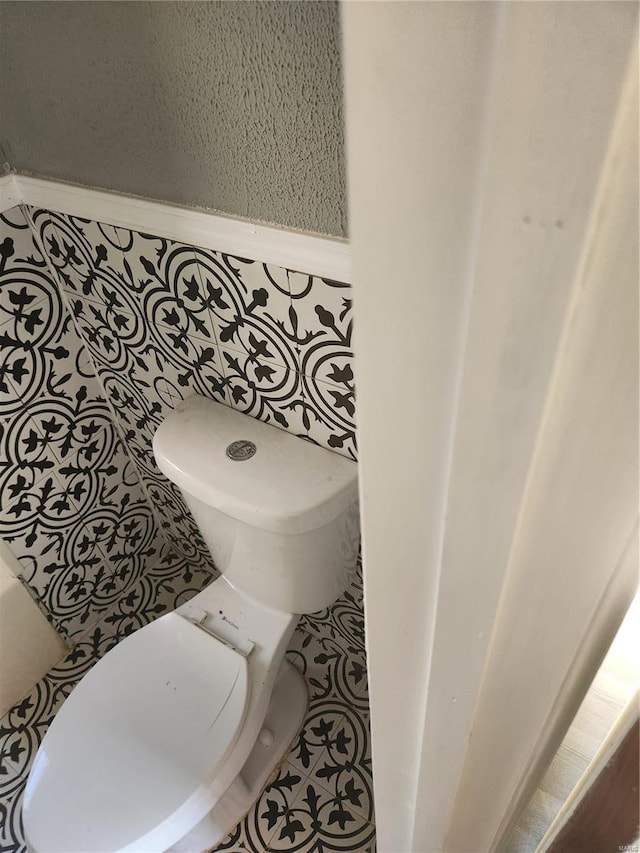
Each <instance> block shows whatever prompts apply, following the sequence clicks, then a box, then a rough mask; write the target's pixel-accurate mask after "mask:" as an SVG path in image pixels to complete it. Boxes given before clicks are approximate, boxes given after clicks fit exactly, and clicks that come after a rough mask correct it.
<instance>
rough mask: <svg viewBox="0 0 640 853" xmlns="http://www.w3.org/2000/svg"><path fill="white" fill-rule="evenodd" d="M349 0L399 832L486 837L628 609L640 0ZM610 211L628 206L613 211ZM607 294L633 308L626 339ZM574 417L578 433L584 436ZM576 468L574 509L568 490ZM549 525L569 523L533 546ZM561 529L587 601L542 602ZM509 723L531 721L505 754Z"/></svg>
mask: <svg viewBox="0 0 640 853" xmlns="http://www.w3.org/2000/svg"><path fill="white" fill-rule="evenodd" d="M342 13H343V31H344V57H345V82H346V118H347V156H348V180H349V209H350V220H351V251H352V265H353V278H354V309H355V317H356V324H355V325H356V337H355V355H356V380H357V385H358V417H359V442H360V478H361V505H362V527H363V544H364V561H365V608H366V619H367V644H368V654H369V681H370V698H371V725H372V739H373V768H374V788H375V798H376V821H377V828H378V847H379V850H380V851H381V853H408V851H427V853H432V851H439V850H445V849H446V850H450V851H452V853H453V851H455V853H457V851H461V850H470V851H473V853H478V851H484V850H489V849H492V848H493V847H494V845H495V844H496V842H497V840H499V837H500V835H501V834H502V833H503V832H504V830H505V828H506V827H507V825H508V820H509V815H510V814H511V813H512V812H513V810H514V809H515V808H517V805H518V798H517V797H516V800H514V799H513V793H514V790H515V791H517V792H518V793H519V794H520V795H521V796H524V795H525V792H526V791H527V790H528V786H529V785H530V783H531V781H532V779H533V777H534V776H535V772H532V770H533V771H536V772H537V770H538V769H539V768H537V767H534V766H533V764H535V759H536V757H537V756H540V755H542V754H543V753H544V750H545V747H546V746H548V745H549V744H550V743H551V742H552V741H553V737H554V736H555V735H556V734H557V731H558V727H562V725H564V723H565V722H566V717H567V713H568V710H569V709H570V707H571V701H572V700H573V699H575V696H576V695H578V694H579V692H580V686H579V687H578V688H576V686H575V684H573V682H572V681H571V679H572V678H573V677H574V675H575V673H574V670H575V657H576V654H577V650H579V648H580V646H581V644H582V647H583V649H585V648H586V649H588V651H589V653H588V655H587V656H586V665H584V666H583V667H582V670H581V678H580V679H578V683H579V685H583V680H584V673H585V672H587V671H590V669H591V668H592V667H593V665H594V663H595V662H596V661H597V657H598V652H597V649H596V647H595V646H596V645H597V640H598V638H599V637H602V636H604V635H605V634H606V633H607V632H608V631H609V630H610V628H611V624H612V622H614V621H615V619H616V618H617V615H616V613H617V611H616V608H612V609H611V610H607V611H606V619H604V620H603V624H601V625H599V627H598V629H597V632H595V633H594V632H591V634H590V633H589V632H588V630H587V629H588V622H589V619H591V618H595V617H596V615H597V614H598V612H599V610H600V613H602V612H604V611H603V610H602V606H601V605H602V601H603V596H605V593H606V589H607V584H608V583H609V581H611V578H612V577H613V576H614V575H615V567H616V563H617V562H618V561H619V559H620V556H621V553H622V551H623V548H624V547H625V546H626V545H627V543H628V540H629V537H630V535H631V531H632V528H633V525H634V523H635V519H636V517H637V478H636V473H637V464H636V460H637V441H635V440H633V441H631V439H630V433H629V430H630V428H631V427H634V426H635V425H636V424H637V358H636V359H635V360H634V359H633V358H631V360H630V361H628V360H627V359H626V358H623V356H627V357H628V356H633V353H634V351H635V352H637V334H636V333H637V311H636V312H634V310H633V307H634V301H635V288H634V285H635V278H632V281H631V289H630V284H629V282H630V276H631V277H633V276H635V274H636V270H637V255H636V253H637V230H636V231H635V232H634V231H633V227H634V220H633V216H632V215H631V208H633V201H634V196H633V193H634V192H635V190H636V188H637V182H636V183H633V178H632V176H630V175H629V172H628V170H629V168H630V166H629V162H628V161H626V160H625V163H626V165H624V166H623V167H620V168H621V169H622V172H620V168H619V172H620V174H622V178H621V177H620V175H618V177H616V172H615V164H617V163H618V164H619V163H620V162H622V161H623V160H624V159H625V158H624V157H623V156H622V153H623V149H624V145H625V140H629V139H632V138H634V134H633V122H634V121H635V122H636V125H637V118H634V116H633V115H632V114H631V113H630V112H629V111H628V106H629V104H630V102H631V101H632V100H633V92H632V90H631V89H632V83H633V81H634V80H636V79H637V70H635V68H634V66H633V65H631V66H630V64H629V63H630V57H631V55H632V53H633V47H634V44H635V42H636V39H637V34H636V15H637V10H636V8H635V4H633V5H632V4H626V3H615V2H614V3H608V2H592V3H586V4H583V3H562V2H560V3H525V4H519V3H511V4H509V3H508V4H504V5H503V4H501V3H491V2H490V3H483V2H481V3H473V2H471V3H465V2H462V3H403V2H389V3H387V2H381V3H359V2H346V3H344V4H343V6H342ZM625 81H631V82H627V84H626V88H625ZM630 87H631V88H630ZM625 122H626V124H625ZM625 181H626V182H627V183H626V186H627V191H626V193H625V191H624V189H623V185H624V184H625ZM629 181H631V184H629V183H628V182H629ZM629 186H631V197H630V196H629V192H628V187H629ZM612 210H619V211H622V213H619V214H617V215H619V216H621V217H622V219H620V220H619V221H618V220H616V221H615V222H613V220H610V221H608V223H607V221H606V215H605V214H607V212H610V211H612ZM635 210H636V213H637V205H636V208H635ZM614 218H615V217H614ZM603 223H604V225H603ZM607 228H608V229H609V230H608V231H606V229H607ZM603 229H604V230H605V231H606V233H607V238H606V239H605V241H604V243H603V242H602V239H603V238H602V234H603V233H604V232H603ZM621 229H622V232H623V233H624V235H626V236H625V237H624V239H623V241H622V243H618V245H615V241H614V240H613V237H614V235H615V234H617V233H619V232H620V230H621ZM598 235H600V237H599V236H598ZM598 240H600V243H598ZM612 246H613V247H614V249H615V250H614V251H612ZM594 247H595V248H594ZM598 252H599V255H598ZM594 257H598V258H599V260H598V263H599V264H600V267H599V270H598V271H597V274H596V273H594V272H593V269H594V267H593V258H594ZM590 276H591V278H590ZM598 276H599V278H598ZM613 283H615V286H613ZM607 284H608V291H609V296H611V295H612V294H613V297H614V298H613V299H612V300H609V299H605V300H604V301H603V298H602V297H603V294H604V293H606V290H607V288H606V287H604V286H605V285H607ZM603 287H604V289H603ZM613 291H615V293H613ZM609 309H611V310H610V312H609V314H607V311H608V310H609ZM598 312H600V316H603V317H604V316H605V315H607V318H608V320H607V321H608V322H609V324H610V325H609V326H607V328H608V329H610V330H613V331H610V332H609V333H607V334H605V335H604V337H602V338H601V330H600V328H599V326H598V324H597V323H596V324H594V319H597V317H598ZM625 318H626V322H625ZM594 345H595V346H596V347H597V348H598V352H602V353H603V358H602V359H601V361H602V364H601V368H602V369H601V370H600V372H599V373H598V371H595V372H594V365H593V364H592V363H591V362H590V361H589V354H590V352H592V351H593V347H594ZM625 348H626V349H625ZM634 348H635V349H634ZM598 364H600V362H598ZM587 367H589V372H587V373H585V370H586V368H587ZM596 374H597V376H596ZM592 381H593V387H591V385H590V384H589V383H591V382H592ZM585 383H586V384H585ZM583 386H584V387H587V388H590V389H591V392H592V393H591V392H590V393H589V394H587V396H586V398H584V399H583V398H582V397H581V396H580V394H578V393H573V392H574V391H576V389H577V388H579V387H583ZM559 389H563V390H562V391H560V390H559ZM559 395H560V396H559ZM598 395H599V396H598ZM563 400H567V401H568V400H570V403H571V404H570V405H569V403H568V402H567V403H566V405H565V404H564V403H563ZM594 401H596V402H597V403H598V407H597V408H596V413H597V412H600V411H601V410H602V407H603V406H604V416H603V417H602V418H600V419H599V421H598V423H597V425H596V427H595V428H594V429H587V430H586V431H585V430H584V428H583V427H584V423H583V421H582V420H578V421H577V422H576V418H577V417H579V416H581V417H584V416H585V414H586V413H588V414H589V416H590V417H591V416H593V415H594V412H593V410H592V409H590V408H589V404H590V403H591V405H593V402H594ZM580 407H582V408H580ZM570 425H571V426H572V428H573V429H575V430H578V432H577V433H576V434H578V435H579V436H580V441H579V442H577V445H576V446H578V447H579V449H580V451H581V455H580V456H578V457H576V456H575V455H571V454H569V456H570V458H567V459H564V457H563V453H564V452H565V450H567V448H568V447H569V446H570V444H571V442H569V443H568V439H567V436H569V437H570V436H571V435H572V433H567V429H568V428H569V426H570ZM563 430H564V431H563ZM582 433H585V434H584V435H583V434H582ZM613 448H616V454H615V459H616V460H619V464H618V462H616V464H615V465H613V466H605V468H606V470H607V471H608V472H609V473H608V475H607V477H606V478H605V485H606V488H604V490H603V491H602V498H603V501H602V503H603V506H600V505H599V504H598V509H599V512H600V515H599V517H597V518H596V517H595V515H594V510H593V506H592V505H590V504H589V502H588V501H582V502H580V501H578V502H577V503H576V504H571V503H570V498H571V496H572V488H576V487H577V488H578V489H582V490H584V489H587V490H588V489H591V490H593V488H594V484H595V483H599V482H600V481H601V479H602V477H603V475H604V469H603V466H602V465H601V464H600V463H601V460H602V458H603V457H602V454H603V452H606V453H607V454H610V453H612V452H613ZM554 453H555V456H554V455H553V454H554ZM605 458H606V457H605ZM551 460H553V464H552V461H551ZM576 461H577V463H578V464H576ZM560 462H563V463H566V464H562V465H561V464H560ZM572 465H573V467H571V466H572ZM578 475H580V476H578ZM630 476H631V480H630V479H629V477H630ZM598 477H600V480H598ZM601 487H602V486H599V488H601ZM557 490H559V491H558V495H560V494H562V496H563V500H564V501H565V504H561V503H560V504H559V503H558V502H557V501H556V503H555V504H553V506H554V511H555V513H556V514H557V513H559V512H564V516H565V517H567V515H568V516H569V517H567V522H568V523H567V524H566V525H565V527H563V535H562V536H560V535H558V536H556V531H555V530H554V529H553V528H552V527H551V528H550V524H552V521H553V517H550V516H549V515H548V514H547V515H545V512H544V509H545V507H547V506H551V504H549V499H550V498H551V497H552V496H553V495H554V494H555V493H556V491H557ZM576 498H579V495H577V496H576ZM605 498H606V500H605ZM568 506H570V507H571V510H569V509H568ZM585 523H588V525H589V529H590V531H591V534H592V535H591V537H590V538H589V537H587V538H585V536H584V535H583V534H582V530H583V526H584V524H585ZM533 531H535V532H536V537H537V539H536V538H535V537H534V533H533ZM596 533H598V536H596V535H595V534H596ZM565 534H566V535H565ZM532 537H533V538H532ZM545 537H546V538H545ZM541 540H542V541H553V542H554V543H555V544H556V545H557V548H556V549H555V550H553V548H549V549H547V551H546V552H543V551H542V550H541V549H540V548H538V549H537V550H536V548H535V547H534V543H535V542H536V541H537V542H539V541H541ZM596 542H597V545H598V547H597V549H596V551H597V557H598V559H597V560H596V561H595V562H594V561H593V560H591V562H589V565H587V566H586V568H585V567H584V565H583V563H584V558H585V554H584V548H585V545H586V544H589V547H590V548H591V550H592V551H593V549H594V548H595V543H596ZM542 556H544V558H545V559H547V560H548V561H549V562H548V564H547V565H546V566H545V571H544V572H541V573H540V579H541V582H542V581H544V582H545V583H548V582H549V580H550V579H551V580H552V581H553V584H555V585H557V589H558V590H559V591H561V592H562V595H561V596H560V599H561V601H562V603H563V607H564V610H559V609H558V607H547V606H546V604H545V601H544V598H540V597H538V599H536V601H535V607H533V608H532V607H531V606H530V604H531V601H532V596H533V595H534V594H535V592H536V587H535V584H534V585H531V583H529V585H527V583H526V580H527V577H528V578H529V581H530V579H531V571H532V566H535V567H536V571H540V563H539V561H540V559H541V557H542ZM561 556H562V561H561V560H560V557H561ZM536 560H537V561H538V562H536ZM552 560H553V562H551V561H552ZM545 572H546V573H545ZM549 575H551V578H549ZM585 578H586V579H587V582H585ZM630 584H631V585H633V579H631V580H630V579H629V576H628V574H627V575H626V576H625V577H624V579H623V581H621V587H620V589H618V590H617V594H616V595H614V596H613V598H614V599H615V600H616V602H617V605H616V606H617V608H618V610H619V607H620V600H622V601H625V600H627V598H629V597H630V595H631V590H630V589H629V586H630ZM620 590H622V591H620ZM574 600H575V605H576V606H575V607H574V606H573V605H572V606H569V608H568V609H567V602H574ZM536 608H538V610H536ZM540 608H541V609H540ZM614 611H615V612H614ZM521 623H522V624H523V625H524V627H523V628H520V627H519V626H520V624H521ZM543 624H544V628H545V630H544V632H542V633H541V632H540V631H539V630H538V632H537V633H536V630H535V629H536V626H541V625H543ZM585 631H587V633H586V634H585ZM514 632H515V633H514ZM559 632H561V633H562V636H563V637H564V638H566V642H565V643H563V644H561V648H560V649H559V650H558V649H557V641H558V637H559ZM514 636H515V637H517V640H518V642H517V643H516V644H515V645H514V644H513V642H512V641H513V638H514ZM534 639H535V642H534ZM585 643H586V645H585ZM592 644H593V645H592ZM543 665H544V667H546V668H544V667H543ZM539 667H543V668H542V669H541V670H539V672H542V673H544V679H548V684H547V685H546V688H545V689H544V690H542V691H539V701H538V702H537V703H533V704H532V703H531V702H530V701H529V698H528V697H527V695H526V691H524V692H523V696H524V697H525V698H524V699H523V701H522V702H521V703H520V704H516V707H515V708H513V707H511V708H510V706H511V705H512V701H511V700H512V695H513V691H514V690H518V689H522V690H523V689H524V688H523V687H522V686H523V685H527V684H531V677H532V674H533V673H535V672H536V671H537V668H539ZM538 677H541V676H540V675H538ZM569 683H571V684H572V685H573V686H572V690H569V691H568V692H567V684H569ZM554 715H555V716H554ZM552 718H553V720H555V723H554V724H553V725H551V724H550V720H552ZM558 721H559V722H558ZM505 726H506V727H507V728H508V729H509V731H510V732H511V733H517V738H516V740H515V746H514V742H513V740H511V741H509V743H510V749H511V752H510V753H508V754H504V752H501V751H500V749H499V746H500V736H501V730H502V728H503V727H505ZM514 750H515V751H514ZM532 762H533V764H532ZM487 803H489V805H490V808H487ZM445 839H446V840H445Z"/></svg>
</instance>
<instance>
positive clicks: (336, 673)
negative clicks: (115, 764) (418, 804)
mask: <svg viewBox="0 0 640 853" xmlns="http://www.w3.org/2000/svg"><path fill="white" fill-rule="evenodd" d="M174 569H175V566H171V571H169V570H168V569H167V567H166V566H160V567H159V568H157V569H155V568H154V569H152V570H151V571H150V572H147V574H146V575H145V577H143V578H142V579H141V580H140V581H139V583H138V585H137V586H136V588H135V589H134V590H132V591H131V593H130V594H129V595H128V596H127V598H126V599H125V600H124V601H121V602H120V603H119V605H118V608H117V610H116V611H114V612H113V613H112V614H111V615H110V616H109V617H107V619H105V620H103V621H102V622H101V623H100V625H99V626H98V627H97V628H95V629H93V630H92V631H91V632H90V634H89V635H87V636H85V637H84V638H83V639H82V640H81V641H80V642H79V643H78V644H77V645H76V646H75V647H74V648H73V649H72V651H71V652H70V653H69V654H68V655H67V657H66V658H65V659H64V660H63V661H62V662H61V663H60V664H58V665H57V666H55V667H54V668H53V669H52V670H51V671H50V672H49V673H48V674H47V675H46V676H45V677H44V678H43V679H42V680H41V681H40V682H38V684H36V686H35V687H34V688H33V690H32V691H31V692H30V693H29V695H28V696H26V697H25V698H24V699H23V700H22V701H21V702H19V703H18V704H17V705H16V706H15V707H14V708H12V709H11V710H10V711H9V712H8V714H6V715H5V717H4V718H3V719H2V720H0V853H23V851H25V850H26V848H25V844H24V836H23V831H22V821H21V807H22V795H23V790H24V785H25V783H26V779H27V775H28V772H29V768H30V766H31V763H32V761H33V758H34V756H35V753H36V750H37V748H38V745H39V744H40V742H41V741H42V738H43V736H44V733H45V732H46V730H47V728H48V726H49V725H50V723H51V721H52V719H53V717H54V716H55V714H56V712H57V711H58V710H59V708H60V706H61V705H62V703H63V702H64V700H65V699H66V698H67V696H68V695H69V694H70V692H71V690H72V689H73V688H74V686H75V685H76V684H77V683H78V681H79V680H80V678H81V677H82V676H83V675H84V674H85V673H86V672H87V671H88V670H89V669H90V668H91V666H92V665H93V664H94V663H95V662H96V661H97V660H98V659H99V658H100V657H101V656H102V655H104V654H105V653H106V652H107V651H108V650H109V649H110V648H112V647H113V646H114V645H115V644H116V643H117V642H118V641H119V640H120V639H122V638H123V637H124V636H126V635H127V634H129V633H131V631H132V630H136V629H137V628H139V627H141V626H142V625H144V624H146V623H148V622H150V621H151V620H152V619H155V618H157V617H158V616H160V615H162V613H165V612H167V611H168V610H171V609H173V608H174V607H176V606H177V604H179V603H182V601H184V600H186V599H187V598H189V597H190V596H191V595H193V594H194V593H195V592H196V591H197V589H196V588H195V583H196V582H195V580H194V582H193V584H194V585H193V586H190V587H189V588H186V587H185V588H183V587H184V577H185V573H184V572H180V571H177V572H175V571H174ZM176 577H178V578H179V581H178V582H176V580H175V578H176ZM287 657H288V658H289V660H290V661H291V662H292V663H293V664H294V665H295V666H297V667H298V668H299V669H300V671H301V672H302V673H303V675H304V677H305V679H306V683H307V688H308V691H309V708H308V712H307V716H306V718H305V721H304V724H303V728H302V731H301V732H300V735H299V736H298V738H297V740H296V741H295V743H294V745H293V748H292V749H291V751H290V753H289V754H288V755H287V756H286V758H285V761H284V762H283V764H282V765H281V768H280V770H279V772H278V775H277V776H276V778H275V779H274V780H273V781H272V782H271V784H270V785H269V786H268V787H267V788H266V790H265V791H264V792H263V794H262V795H261V797H260V798H259V800H258V801H257V803H256V804H255V806H254V807H253V809H252V810H251V811H250V812H249V814H248V815H247V816H246V817H245V818H244V820H242V821H241V823H240V824H239V825H238V826H237V827H236V828H235V829H234V831H233V832H232V833H231V834H230V835H229V836H228V837H227V838H226V839H224V841H223V842H222V843H221V844H220V845H218V846H217V847H216V848H215V850H216V851H228V853H241V851H249V853H267V851H283V850H287V851H299V853H312V851H313V853H333V851H336V852H337V851H352V853H353V851H357V853H375V826H374V816H373V784H372V774H371V753H370V739H369V703H368V694H367V676H366V657H365V649H364V618H363V612H362V584H361V576H360V575H358V577H357V579H356V581H355V582H354V583H353V585H352V586H351V587H350V588H349V589H348V590H347V592H345V594H344V595H343V596H342V597H341V598H340V599H339V600H338V601H337V602H336V603H335V604H334V605H333V607H331V608H329V609H328V610H326V611H323V612H322V613H318V614H314V615H313V616H304V617H302V619H301V620H300V624H299V625H298V628H297V629H296V632H295V634H294V636H293V639H292V642H291V644H290V647H289V650H288V652H287ZM87 853H91V851H87ZM194 853H200V852H199V851H194Z"/></svg>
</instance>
